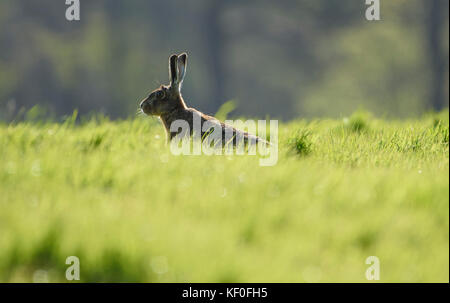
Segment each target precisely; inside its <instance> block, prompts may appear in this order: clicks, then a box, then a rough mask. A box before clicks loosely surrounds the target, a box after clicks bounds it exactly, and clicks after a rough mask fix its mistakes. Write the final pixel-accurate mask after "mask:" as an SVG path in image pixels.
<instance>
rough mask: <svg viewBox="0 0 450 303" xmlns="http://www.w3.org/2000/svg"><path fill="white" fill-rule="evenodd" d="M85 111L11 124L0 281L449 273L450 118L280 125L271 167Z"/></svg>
mask: <svg viewBox="0 0 450 303" xmlns="http://www.w3.org/2000/svg"><path fill="white" fill-rule="evenodd" d="M75 119H76V115H74V116H72V117H69V118H68V119H67V120H66V122H65V123H51V122H47V123H37V122H36V121H34V122H33V121H29V122H21V123H14V124H11V125H1V126H0V159H1V161H0V281H3V282H19V281H46V280H48V281H50V282H58V281H61V282H64V281H66V280H65V270H66V268H67V267H68V265H66V264H65V260H66V258H67V257H68V256H77V257H79V259H80V265H81V281H85V282H102V281H110V282H114V281H138V282H165V281H171V282H172V281H173V282H261V281H268V282H285V281H292V282H315V281H319V282H336V281H342V282H345V281H357V282H364V281H366V279H365V271H366V269H367V267H368V265H366V264H365V260H366V258H367V257H368V256H377V257H378V258H379V259H380V265H381V281H382V282H393V281H405V282H413V281H414V282H419V281H428V282H431V281H448V280H449V270H448V268H449V140H448V133H449V121H448V112H443V113H440V114H434V115H427V116H425V117H423V118H422V119H417V120H404V121H384V120H380V119H376V118H374V117H371V116H361V115H358V116H353V117H350V118H349V119H343V120H313V121H304V120H298V121H294V122H290V123H281V124H280V127H279V128H280V133H279V142H280V145H279V149H280V155H279V160H278V163H277V165H275V166H273V167H260V166H259V165H258V158H257V157H255V156H173V155H171V154H170V150H169V147H168V146H166V144H165V134H164V131H163V127H162V126H161V125H159V122H158V121H157V120H155V119H149V118H145V117H139V118H137V119H134V120H126V121H115V122H113V121H109V120H107V119H95V118H93V119H91V120H88V121H84V122H83V123H81V124H76V123H75ZM293 151H294V152H293Z"/></svg>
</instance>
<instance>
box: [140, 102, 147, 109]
mask: <svg viewBox="0 0 450 303" xmlns="http://www.w3.org/2000/svg"><path fill="white" fill-rule="evenodd" d="M145 101H146V100H144V101H142V102H141V109H142V108H144V105H145Z"/></svg>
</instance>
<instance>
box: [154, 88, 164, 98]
mask: <svg viewBox="0 0 450 303" xmlns="http://www.w3.org/2000/svg"><path fill="white" fill-rule="evenodd" d="M156 97H158V99H163V98H164V97H165V93H164V91H162V90H159V91H157V92H156Z"/></svg>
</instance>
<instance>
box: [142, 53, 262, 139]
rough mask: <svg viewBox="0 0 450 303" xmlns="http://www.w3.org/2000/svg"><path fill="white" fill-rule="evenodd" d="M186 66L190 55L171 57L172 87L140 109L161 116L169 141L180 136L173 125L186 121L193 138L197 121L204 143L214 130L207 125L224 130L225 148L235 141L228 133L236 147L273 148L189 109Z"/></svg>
mask: <svg viewBox="0 0 450 303" xmlns="http://www.w3.org/2000/svg"><path fill="white" fill-rule="evenodd" d="M186 64H187V54H186V53H182V54H180V55H178V56H177V55H175V54H174V55H171V56H170V57H169V78H170V84H169V85H161V86H160V87H159V88H157V89H156V90H154V91H153V92H151V93H150V95H149V96H148V97H147V98H145V99H144V100H143V101H141V103H140V108H141V111H142V112H143V113H145V114H146V115H148V116H158V117H159V118H160V119H161V121H162V123H163V124H164V127H165V129H166V133H167V138H168V139H169V141H170V140H172V139H173V138H174V137H176V136H177V135H178V134H179V133H180V131H179V130H176V131H175V130H173V129H172V130H171V125H172V123H173V122H175V121H179V120H183V121H186V122H187V124H188V125H189V127H190V134H189V135H192V133H193V132H192V131H193V130H194V121H201V138H202V139H203V138H205V135H208V134H211V132H210V130H208V129H204V126H205V123H207V125H214V126H215V127H214V128H216V127H217V129H220V130H221V133H222V134H221V137H220V134H219V137H220V138H221V139H222V140H221V141H222V147H223V146H224V145H225V144H228V143H229V142H231V140H229V141H228V142H226V139H227V138H228V137H229V136H225V133H226V132H227V135H229V134H230V133H232V140H233V141H232V142H233V146H236V145H237V144H239V143H240V142H242V141H243V143H244V144H247V145H253V144H256V143H258V142H262V143H264V144H265V145H270V143H268V142H267V141H265V140H263V139H261V138H259V137H257V136H254V135H251V134H248V133H247V132H244V131H241V130H238V129H235V128H233V127H232V126H230V125H227V124H225V123H223V122H220V121H219V120H217V119H216V118H214V117H211V116H208V115H205V114H203V113H202V112H200V111H198V110H196V109H194V108H189V107H187V106H186V103H185V102H184V99H183V97H182V96H181V85H182V84H183V79H184V76H185V75H186ZM196 119H197V120H196ZM206 128H207V127H206Z"/></svg>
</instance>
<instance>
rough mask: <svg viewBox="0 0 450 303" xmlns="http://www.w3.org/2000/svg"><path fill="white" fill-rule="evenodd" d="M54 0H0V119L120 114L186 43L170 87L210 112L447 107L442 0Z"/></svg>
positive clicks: (163, 75)
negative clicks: (372, 16)
mask: <svg viewBox="0 0 450 303" xmlns="http://www.w3.org/2000/svg"><path fill="white" fill-rule="evenodd" d="M80 2H81V20H80V21H72V22H69V21H67V20H66V19H65V10H66V8H67V5H66V4H65V0H57V1H55V0H40V1H34V0H21V1H17V0H2V1H1V2H0V120H7V121H8V120H11V119H12V118H13V117H17V116H18V115H19V114H20V113H24V112H26V111H27V110H29V109H30V108H32V107H33V106H35V105H39V107H40V109H41V110H43V111H44V112H45V115H48V116H55V117H58V116H61V115H67V114H70V113H72V111H73V110H74V109H78V111H79V113H81V114H87V113H90V112H101V113H104V114H106V115H109V116H111V117H128V116H130V115H133V114H134V113H135V112H136V110H137V105H138V102H139V101H140V100H141V99H143V98H144V97H145V96H146V95H147V94H148V92H149V91H150V90H152V89H154V88H156V87H157V86H158V85H159V84H165V83H167V82H168V72H167V58H168V57H169V55H170V54H171V53H179V52H182V51H186V52H188V55H189V61H188V70H187V76H186V80H185V83H184V87H183V95H184V97H185V99H186V101H187V103H188V105H190V106H193V107H196V108H198V109H200V110H202V111H204V112H207V113H211V114H213V113H215V112H216V111H217V109H218V108H219V107H220V106H221V104H223V103H224V102H226V101H228V100H235V101H236V103H237V108H236V110H235V111H234V112H233V115H234V116H248V117H267V116H270V117H272V118H282V119H292V118H295V117H312V116H338V117H339V116H342V115H347V114H349V113H351V112H353V111H354V110H356V109H359V108H364V109H367V110H369V111H372V112H374V113H376V114H381V115H388V116H399V117H405V116H414V115H418V114H420V113H423V112H424V111H427V110H432V109H434V110H440V109H442V108H446V107H448V102H449V101H448V100H449V86H448V81H449V68H448V66H449V62H448V57H449V56H448V54H449V40H448V36H449V21H448V20H449V18H448V9H449V8H448V5H449V4H448V0H395V1H392V0H388V1H386V0H381V1H380V2H381V20H380V21H367V20H366V19H365V10H366V8H367V6H366V4H365V0H347V1H344V0H332V1H330V0H303V1H294V0H283V1H272V0H263V1H241V0H240V1H237V0H231V1H219V0H194V1H182V0H179V1H176V0H170V1H169V0H166V1H144V0H126V1H125V0H95V1H92V0H81V1H80Z"/></svg>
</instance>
